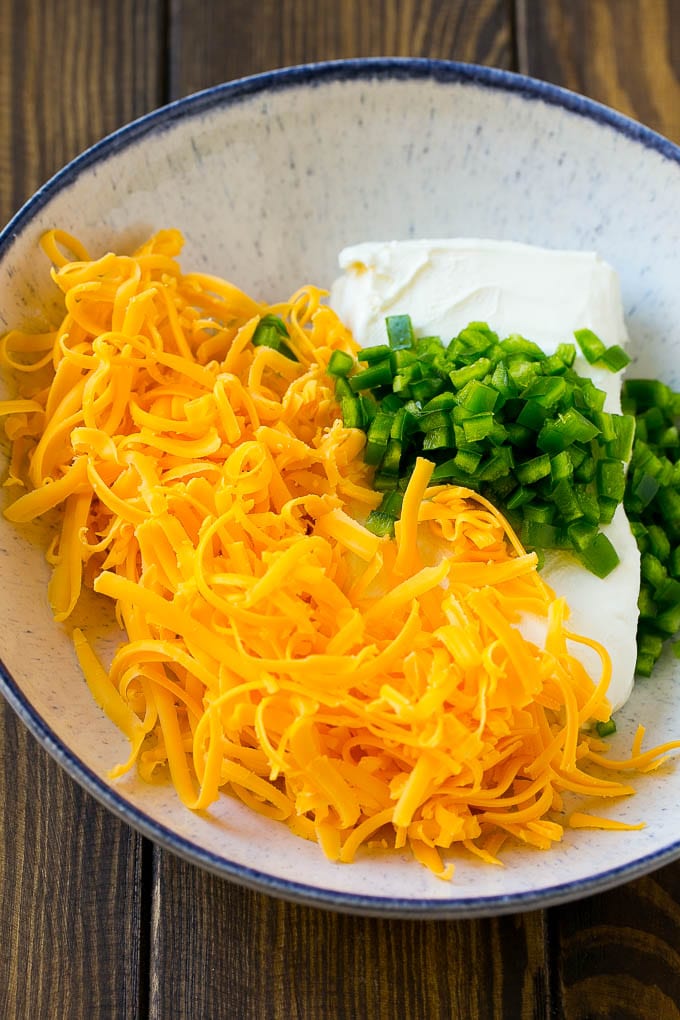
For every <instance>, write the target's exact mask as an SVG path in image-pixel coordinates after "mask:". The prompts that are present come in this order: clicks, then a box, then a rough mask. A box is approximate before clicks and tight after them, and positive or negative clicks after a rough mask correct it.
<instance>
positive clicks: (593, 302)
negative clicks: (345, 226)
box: [330, 238, 640, 710]
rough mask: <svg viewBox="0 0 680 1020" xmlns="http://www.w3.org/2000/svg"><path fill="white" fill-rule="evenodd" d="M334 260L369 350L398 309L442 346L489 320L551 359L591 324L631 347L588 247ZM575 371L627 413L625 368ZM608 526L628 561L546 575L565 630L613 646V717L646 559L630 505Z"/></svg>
mask: <svg viewBox="0 0 680 1020" xmlns="http://www.w3.org/2000/svg"><path fill="white" fill-rule="evenodd" d="M339 264H340V269H341V270H342V275H341V276H340V277H339V278H338V279H337V280H336V281H335V283H334V284H333V287H332V289H331V295H330V304H331V306H332V307H333V308H334V309H335V311H336V312H337V313H338V315H339V316H340V318H341V319H342V320H343V322H344V323H345V324H346V325H347V326H348V327H349V328H350V329H351V331H352V333H353V334H354V337H355V339H356V340H357V342H358V343H359V344H361V345H362V346H364V347H367V346H372V345H375V344H380V343H385V342H386V334H385V318H386V316H388V315H399V314H408V315H410V317H411V320H412V322H413V326H414V329H415V332H416V335H418V336H429V335H436V336H440V337H441V338H442V340H443V341H444V342H445V343H446V342H448V341H449V340H450V339H451V337H453V336H455V335H456V334H457V333H459V332H460V331H461V329H463V328H464V327H465V326H467V325H468V323H469V322H472V321H482V322H486V323H488V325H489V326H490V327H491V328H492V329H493V330H495V331H496V332H497V333H498V334H499V335H500V336H501V337H504V336H508V335H509V334H512V333H520V334H521V335H522V336H524V337H526V338H527V339H529V340H533V341H534V342H535V343H536V344H538V345H539V346H540V347H541V348H542V349H543V350H544V351H545V352H546V354H551V353H553V352H554V351H555V350H556V348H557V345H558V344H560V343H564V342H572V343H573V342H574V336H573V334H574V330H576V329H581V328H584V327H587V328H589V329H591V330H593V331H594V332H595V333H596V334H597V335H598V336H599V337H600V339H601V340H602V341H603V342H604V343H605V344H606V345H607V346H609V345H611V344H620V345H621V346H622V347H625V346H626V345H627V343H628V334H627V331H626V325H625V321H624V314H623V306H622V303H621V294H620V286H619V281H618V277H617V274H616V272H615V271H614V269H613V268H612V267H611V266H610V265H608V264H607V263H606V262H604V261H603V260H602V259H601V258H599V256H598V255H596V254H595V253H593V252H580V251H555V250H552V249H544V248H538V247H534V246H531V245H524V244H517V243H514V242H506V241H490V240H475V239H467V238H460V239H455V240H417V241H387V242H367V243H363V244H358V245H354V246H352V247H349V248H345V249H344V250H343V251H342V252H341V253H340V256H339ZM574 368H575V369H576V371H578V372H579V373H580V374H581V375H589V376H590V378H591V379H592V380H593V382H594V383H595V385H596V386H598V387H599V388H600V389H601V390H604V392H605V393H606V395H607V396H606V401H605V410H607V411H611V412H614V413H619V414H620V413H621V400H620V394H621V373H612V372H609V371H607V370H606V369H598V368H595V367H593V366H591V365H589V364H588V363H587V362H586V361H585V359H583V358H580V357H579V358H577V359H576V362H575V364H574ZM603 531H604V532H605V533H606V534H607V536H608V537H609V539H610V540H611V542H612V544H613V545H614V547H615V548H616V550H617V552H618V554H619V557H620V561H621V562H620V563H619V565H618V566H617V567H616V568H615V569H614V570H613V571H612V573H611V574H609V576H608V577H606V578H604V579H600V578H598V577H595V575H594V574H591V573H589V572H588V571H587V570H586V569H585V568H584V567H583V566H582V565H581V564H580V563H579V562H578V561H577V560H576V559H575V558H574V557H573V556H571V555H570V554H569V553H563V552H550V553H549V554H548V555H546V560H545V565H544V567H543V570H542V576H543V578H544V580H545V581H546V582H547V583H548V584H549V585H550V586H551V587H552V588H553V590H554V591H555V592H556V593H557V594H558V595H562V596H564V597H565V598H566V600H567V603H568V605H569V607H570V610H571V615H570V621H569V627H570V629H571V630H572V631H574V632H577V633H581V634H583V635H586V636H588V637H591V638H593V639H595V640H597V641H599V642H601V643H602V644H603V645H604V646H605V647H606V648H607V651H608V652H609V655H610V657H611V660H612V680H611V684H610V686H609V691H608V697H609V700H610V702H611V705H612V709H613V710H616V709H617V708H620V707H621V705H623V703H624V702H625V701H626V700H627V698H628V697H629V695H630V692H631V690H632V687H633V679H634V669H635V659H636V628H637V619H638V607H637V599H638V594H639V589H640V555H639V552H638V549H637V545H636V542H635V539H634V538H633V536H632V534H631V531H630V527H629V525H628V520H627V518H626V515H625V513H624V510H623V507H621V506H620V507H619V508H618V510H617V512H616V514H615V516H614V519H613V521H612V522H611V524H609V525H607V526H606V527H605V528H603ZM520 626H521V629H522V631H523V632H524V633H525V636H526V637H527V638H529V639H531V640H535V641H539V640H540V639H541V635H542V630H543V627H544V625H543V623H542V621H540V620H538V619H537V618H533V619H531V618H528V617H527V618H525V619H524V620H523V621H522V623H521V624H520ZM571 651H572V652H573V653H574V654H575V655H576V656H578V658H579V659H580V660H581V661H582V662H583V663H584V665H585V666H586V668H587V669H588V670H589V672H591V675H594V676H595V677H597V676H598V675H599V674H598V669H599V658H598V657H597V656H596V655H595V653H594V652H592V651H591V650H589V649H588V648H586V647H585V646H582V645H579V644H574V645H573V646H572V648H571Z"/></svg>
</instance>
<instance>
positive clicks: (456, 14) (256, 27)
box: [170, 0, 513, 97]
mask: <svg viewBox="0 0 680 1020" xmlns="http://www.w3.org/2000/svg"><path fill="white" fill-rule="evenodd" d="M171 5H172V6H171V11H172V16H171V20H170V42H171V46H170V52H171V64H170V92H171V95H172V96H173V97H176V96H181V95H186V94H187V93H188V92H193V91H195V90H197V89H200V88H205V87H206V86H208V85H214V84H216V83H217V82H221V81H227V80H230V79H233V78H240V77H242V76H244V75H248V74H255V73H257V72H260V71H265V70H271V69H272V68H276V67H283V66H287V65H290V64H300V63H309V62H312V61H318V60H335V59H339V58H344V57H369V56H413V57H418V56H427V57H434V58H442V59H449V60H466V61H471V62H476V63H484V64H495V65H496V66H498V67H511V66H512V62H513V51H512V32H511V17H510V13H511V5H510V3H509V2H507V0H403V2H397V0H371V2H370V3H367V2H366V0H342V2H339V0H296V2H295V3H281V2H280V0H230V2H229V3H221V2H219V0H211V2H204V3H201V4H196V5H192V4H188V3H184V2H182V0H171Z"/></svg>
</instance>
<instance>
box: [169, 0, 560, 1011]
mask: <svg viewBox="0 0 680 1020" xmlns="http://www.w3.org/2000/svg"><path fill="white" fill-rule="evenodd" d="M171 10H172V17H171V23H170V39H171V51H172V61H171V74H170V90H171V94H172V95H173V96H180V95H184V94H187V93H188V92H192V91H195V90H196V89H199V88H203V87H206V86H209V85H211V84H214V83H216V82H219V81H223V80H226V79H231V78H235V77H239V76H242V75H246V74H251V73H255V72H258V71H263V70H268V69H271V68H274V67H279V66H283V65H289V64H295V63H304V62H309V61H316V60H326V59H334V58H339V57H349V56H370V55H411V56H423V55H425V56H429V57H441V58H450V59H460V60H468V61H475V62H480V63H487V64H495V65H497V66H502V67H511V66H513V59H514V58H513V48H512V46H513V41H512V40H513V37H512V31H511V29H512V25H511V19H510V13H511V11H510V4H508V3H506V2H504V0H477V2H461V0H454V2H441V0H440V2H435V0H422V2H418V0H404V2H397V0H376V2H375V3H365V2H364V0H345V2H344V3H342V4H338V3H336V2H335V0H296V2H289V3H285V4H281V3H279V2H277V0H249V2H245V0H230V2H228V3H225V2H219V0H213V2H204V3H202V4H201V5H189V4H186V3H181V2H179V0H173V3H172V8H171ZM156 860H157V863H156V884H155V896H154V917H155V924H154V927H153V930H152V957H151V959H152V975H153V985H152V999H151V1005H152V1013H151V1015H152V1017H154V1018H158V1020H161V1018H163V1017H165V1016H168V1015H170V1014H172V1016H173V1017H177V1018H183V1017H186V1018H189V1017H191V1018H192V1020H201V1018H220V1017H239V1018H244V1020H248V1018H251V1017H253V1018H255V1017H258V1018H259V1017H267V1018H269V1017H271V1018H279V1017H280V1018H298V1017H306V1018H317V1017H333V1018H343V1017H347V1018H352V1020H354V1018H361V1017H367V1018H368V1017H370V1018H376V1020H379V1018H383V1017H384V1018H390V1020H391V1018H394V1017H402V1016H403V1017H414V1018H423V1020H424V1018H428V1020H429V1018H430V1017H442V1018H446V1017H452V1016H455V1017H457V1018H463V1020H464V1018H466V1017H469V1018H477V1017H484V1018H487V1017H488V1018H493V1017H501V1016H503V1017H510V1016H512V1017H513V1018H515V1017H517V1018H521V1017H527V1018H528V1017H543V1016H547V1015H548V994H547V978H546V972H545V966H544V937H543V936H544V932H543V915H542V914H541V913H540V912H537V913H535V914H531V915H518V916H516V917H513V918H506V919H502V920H493V921H492V920H489V921H478V922H466V923H445V922H432V923H422V922H402V921H395V920H392V921H386V920H381V919H367V918H356V917H347V916H343V915H338V914H333V913H330V912H325V911H322V910H317V909H311V908H307V907H300V906H294V905H291V904H287V903H285V902H278V901H275V900H273V899H271V898H269V897H267V896H263V895H259V894H256V893H253V892H249V891H247V890H244V889H240V888H238V887H237V886H235V885H233V884H230V883H227V882H224V881H220V880H219V879H216V878H214V877H212V876H209V875H205V874H202V873H201V872H200V871H198V870H197V869H196V868H193V867H191V866H189V865H187V864H186V863H183V862H181V861H179V860H177V859H175V858H174V857H172V856H171V855H169V854H167V853H165V852H162V851H157V852H156ZM186 904H191V907H192V909H191V912H188V911H187V910H186V909H182V908H183V906H185V905H186ZM472 974H475V975H477V977H476V979H475V980H473V981H471V975H472Z"/></svg>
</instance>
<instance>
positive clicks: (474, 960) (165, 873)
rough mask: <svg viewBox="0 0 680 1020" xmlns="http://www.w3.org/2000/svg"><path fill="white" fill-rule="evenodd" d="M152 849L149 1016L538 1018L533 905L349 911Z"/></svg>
mask: <svg viewBox="0 0 680 1020" xmlns="http://www.w3.org/2000/svg"><path fill="white" fill-rule="evenodd" d="M157 857H158V860H157V870H156V881H155V890H156V902H157V912H156V913H155V921H154V925H153V930H152V957H151V961H152V973H153V975H154V985H153V988H152V995H151V1018H152V1020H163V1018H165V1017H168V1016H170V1015H172V1017H173V1018H174V1020H230V1018H232V1017H238V1018H239V1020H260V1018H262V1020H264V1018H267V1020H302V1018H309V1020H316V1018H321V1017H323V1018H325V1017H329V1018H333V1020H345V1018H346V1020H363V1018H365V1020H395V1018H397V1017H409V1018H413V1020H431V1018H435V1017H441V1018H442V1020H444V1018H449V1017H456V1018H458V1020H467V1018H469V1020H476V1018H485V1020H487V1018H488V1020H494V1018H498V1020H501V1018H509V1017H512V1018H513V1020H521V1018H533V1017H546V1018H547V1017H548V1015H549V1013H548V1010H547V1005H546V1004H547V977H546V973H545V968H544V959H543V944H544V933H543V915H542V914H541V913H535V914H527V915H516V916H513V917H508V918H502V919H492V920H484V921H465V922H441V921H431V922H422V921H421V922H417V921H411V922H407V921H400V920H385V919H381V918H361V917H351V916H345V915H342V914H332V913H329V912H327V911H323V910H319V909H316V908H311V907H303V906H292V905H290V904H287V903H284V902H279V901H277V900H275V899H273V898H271V897H269V896H264V895H262V894H259V893H255V892H250V891H248V890H245V889H240V888H239V887H237V886H235V885H233V884H232V883H229V882H225V881H222V880H221V879H218V878H215V877H211V876H206V875H204V874H202V873H201V872H199V871H197V869H196V868H194V867H192V866H190V865H188V864H186V863H184V862H182V861H179V860H177V859H175V858H173V857H171V856H170V855H168V854H166V853H160V852H159V853H158V855H157ZM188 949H190V951H189V952H188V951H187V950H188ZM472 974H474V975H477V978H476V980H474V981H471V980H470V975H472Z"/></svg>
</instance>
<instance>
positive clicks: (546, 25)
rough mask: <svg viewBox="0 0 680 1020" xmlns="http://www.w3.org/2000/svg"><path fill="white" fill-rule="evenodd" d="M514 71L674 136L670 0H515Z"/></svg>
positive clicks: (674, 28)
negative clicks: (516, 66) (516, 68)
mask: <svg viewBox="0 0 680 1020" xmlns="http://www.w3.org/2000/svg"><path fill="white" fill-rule="evenodd" d="M516 3H517V44H518V54H519V70H520V71H523V72H524V73H526V74H531V75H534V76H535V77H537V78H544V79H545V80H546V81H552V82H555V83H556V84H558V85H564V86H565V87H566V88H570V89H573V90H574V91H576V92H582V93H584V94H585V95H587V96H590V97H591V98H592V99H597V100H598V101H599V102H602V103H606V104H607V105H608V106H612V107H614V109H616V110H619V111H621V112H622V113H625V114H627V115H628V116H630V117H634V118H635V119H636V120H640V121H642V122H643V123H644V124H646V125H647V126H648V127H651V128H654V129H655V130H656V131H660V132H661V133H662V134H664V135H666V136H667V137H668V138H671V139H673V140H674V141H680V9H679V8H678V4H677V2H676V0H550V2H549V3H544V0H516Z"/></svg>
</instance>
